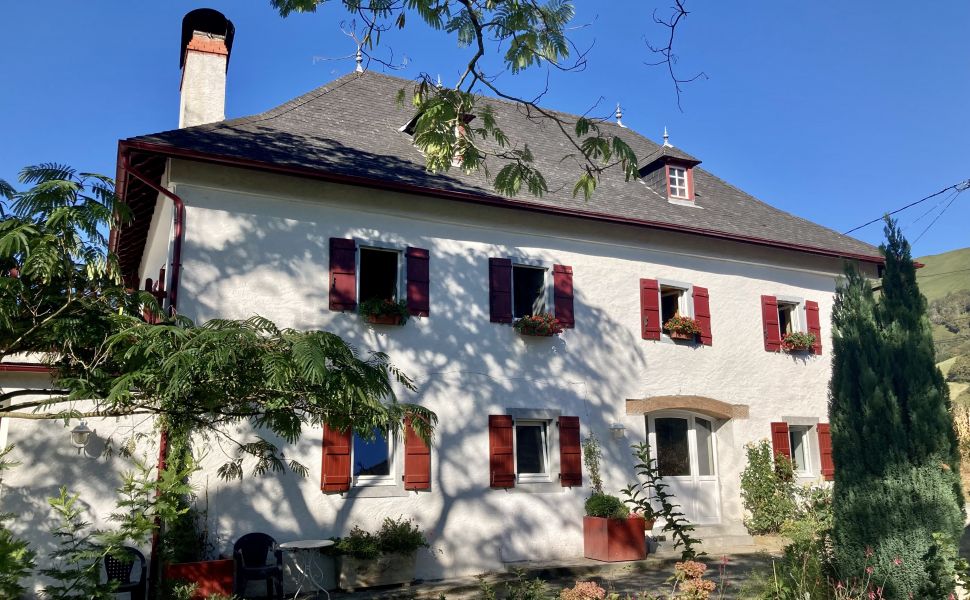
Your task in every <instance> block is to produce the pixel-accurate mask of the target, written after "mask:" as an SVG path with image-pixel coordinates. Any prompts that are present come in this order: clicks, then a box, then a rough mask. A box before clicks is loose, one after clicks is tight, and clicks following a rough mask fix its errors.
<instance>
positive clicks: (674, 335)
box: [667, 331, 694, 340]
mask: <svg viewBox="0 0 970 600" xmlns="http://www.w3.org/2000/svg"><path fill="white" fill-rule="evenodd" d="M667 335H669V336H670V339H672V340H692V339H694V334H693V333H681V332H680V331H671V332H669V333H668V334H667Z"/></svg>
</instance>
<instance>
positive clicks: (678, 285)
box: [657, 279, 694, 339]
mask: <svg viewBox="0 0 970 600" xmlns="http://www.w3.org/2000/svg"><path fill="white" fill-rule="evenodd" d="M664 288H668V289H675V290H680V298H679V299H678V301H677V305H678V309H679V312H680V316H682V317H690V318H691V319H693V318H694V303H693V302H692V301H691V300H692V298H693V296H694V294H693V292H694V286H693V285H691V284H689V283H684V282H683V281H672V280H669V279H658V280H657V301H658V303H659V306H660V320H661V323H660V335H662V336H664V337H666V338H668V339H669V338H670V335H668V334H667V332H666V331H664V323H665V322H666V321H664V320H663V292H664Z"/></svg>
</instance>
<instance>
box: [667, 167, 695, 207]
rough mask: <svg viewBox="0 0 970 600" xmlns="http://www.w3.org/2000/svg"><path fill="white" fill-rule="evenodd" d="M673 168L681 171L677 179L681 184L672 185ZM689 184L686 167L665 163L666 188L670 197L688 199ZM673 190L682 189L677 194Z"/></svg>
mask: <svg viewBox="0 0 970 600" xmlns="http://www.w3.org/2000/svg"><path fill="white" fill-rule="evenodd" d="M674 169H676V170H678V171H680V172H681V173H683V175H682V176H681V177H678V178H677V179H678V180H680V181H681V182H683V185H674ZM689 186H690V184H689V183H688V169H687V167H680V166H675V165H667V190H668V195H669V196H670V197H671V198H676V199H677V200H690V187H689ZM675 190H683V194H678V193H677V192H676V191H675Z"/></svg>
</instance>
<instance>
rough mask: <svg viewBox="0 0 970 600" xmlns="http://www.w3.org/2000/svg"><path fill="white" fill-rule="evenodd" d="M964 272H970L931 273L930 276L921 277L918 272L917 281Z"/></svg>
mask: <svg viewBox="0 0 970 600" xmlns="http://www.w3.org/2000/svg"><path fill="white" fill-rule="evenodd" d="M964 271H970V268H967V269H954V270H953V271H943V272H942V273H930V274H929V275H920V273H919V271H917V272H916V281H920V280H923V279H929V278H930V277H940V276H942V275H952V274H953V273H963V272H964Z"/></svg>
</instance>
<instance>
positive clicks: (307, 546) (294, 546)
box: [280, 540, 334, 550]
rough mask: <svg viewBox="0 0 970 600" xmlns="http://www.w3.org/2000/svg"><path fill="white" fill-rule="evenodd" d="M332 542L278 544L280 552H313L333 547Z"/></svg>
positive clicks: (305, 541) (299, 541)
mask: <svg viewBox="0 0 970 600" xmlns="http://www.w3.org/2000/svg"><path fill="white" fill-rule="evenodd" d="M333 544H334V542H333V540H294V541H292V542H284V543H282V544H280V549H281V550H314V549H316V548H326V547H327V546H333Z"/></svg>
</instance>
